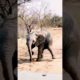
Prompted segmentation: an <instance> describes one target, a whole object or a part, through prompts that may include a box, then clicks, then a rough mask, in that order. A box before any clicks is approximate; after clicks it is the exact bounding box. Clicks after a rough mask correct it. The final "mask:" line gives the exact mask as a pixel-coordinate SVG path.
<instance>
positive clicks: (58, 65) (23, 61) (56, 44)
mask: <svg viewBox="0 0 80 80" xmlns="http://www.w3.org/2000/svg"><path fill="white" fill-rule="evenodd" d="M47 31H49V32H50V34H51V36H52V38H53V44H52V46H51V48H52V50H53V54H54V57H55V59H52V58H51V54H50V53H49V51H47V50H45V51H44V54H43V59H42V61H40V62H36V60H35V59H36V58H37V49H36V48H35V49H34V52H35V55H34V56H33V61H32V62H31V63H30V62H29V55H28V51H27V46H26V39H25V38H20V39H18V71H29V72H45V73H55V74H56V73H59V74H62V28H48V29H47Z"/></svg>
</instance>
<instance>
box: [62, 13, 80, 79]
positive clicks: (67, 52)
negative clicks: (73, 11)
mask: <svg viewBox="0 0 80 80" xmlns="http://www.w3.org/2000/svg"><path fill="white" fill-rule="evenodd" d="M79 55H80V28H79V27H78V26H77V25H76V23H75V22H74V19H73V18H72V17H71V16H70V15H69V14H68V13H67V12H64V13H63V69H64V70H65V71H66V72H67V73H68V74H69V75H70V76H71V78H72V80H80V70H79V66H78V65H79V64H78V62H79V61H78V60H79ZM64 76H65V74H63V79H64V78H65V77H64Z"/></svg>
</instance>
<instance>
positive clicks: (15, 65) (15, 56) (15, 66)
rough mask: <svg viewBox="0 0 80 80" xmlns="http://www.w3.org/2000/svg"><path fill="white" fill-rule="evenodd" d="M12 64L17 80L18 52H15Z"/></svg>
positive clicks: (15, 79)
mask: <svg viewBox="0 0 80 80" xmlns="http://www.w3.org/2000/svg"><path fill="white" fill-rule="evenodd" d="M12 64H13V71H14V72H13V74H14V80H17V50H15V52H14V55H13V58H12Z"/></svg>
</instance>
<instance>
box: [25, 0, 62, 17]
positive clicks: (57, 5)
mask: <svg viewBox="0 0 80 80" xmlns="http://www.w3.org/2000/svg"><path fill="white" fill-rule="evenodd" d="M26 8H27V9H28V10H30V12H31V11H33V10H34V11H35V10H41V12H42V13H43V12H44V8H46V9H45V11H46V12H51V13H52V14H53V15H55V14H56V15H58V16H62V0H32V2H29V3H25V9H26Z"/></svg>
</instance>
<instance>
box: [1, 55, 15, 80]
mask: <svg viewBox="0 0 80 80" xmlns="http://www.w3.org/2000/svg"><path fill="white" fill-rule="evenodd" d="M2 67H3V72H4V77H5V79H6V80H14V77H13V69H12V58H11V57H10V56H3V59H2Z"/></svg>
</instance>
